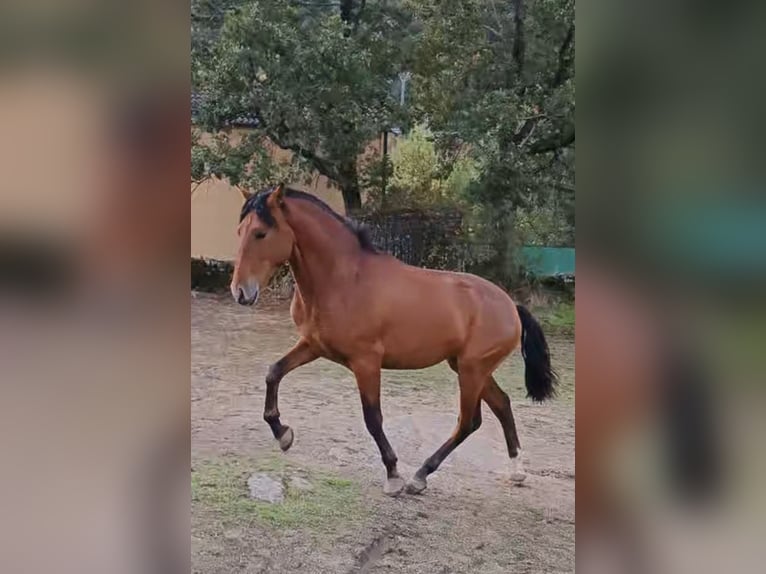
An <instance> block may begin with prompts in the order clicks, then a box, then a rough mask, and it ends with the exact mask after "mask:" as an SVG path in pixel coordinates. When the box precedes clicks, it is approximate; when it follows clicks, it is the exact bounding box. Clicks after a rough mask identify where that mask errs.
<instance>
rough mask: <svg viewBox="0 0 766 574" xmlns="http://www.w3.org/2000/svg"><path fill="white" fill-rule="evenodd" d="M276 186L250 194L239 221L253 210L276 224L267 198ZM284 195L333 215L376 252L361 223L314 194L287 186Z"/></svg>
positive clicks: (364, 245) (363, 245) (261, 218)
mask: <svg viewBox="0 0 766 574" xmlns="http://www.w3.org/2000/svg"><path fill="white" fill-rule="evenodd" d="M275 189H276V188H269V189H265V190H263V191H260V192H258V193H256V194H255V195H252V196H250V198H248V200H247V201H246V202H245V204H244V205H243V206H242V212H241V213H240V214H239V221H240V222H241V221H242V220H243V219H244V218H245V216H246V215H247V214H248V213H250V212H251V211H254V212H255V213H256V215H257V216H258V219H260V220H261V221H263V222H264V223H265V224H266V225H268V226H269V227H274V226H275V225H276V221H275V220H274V216H273V215H272V213H271V210H270V209H269V206H268V203H267V200H268V198H269V196H270V195H271V194H272V193H273V192H274V190H275ZM285 197H290V198H293V199H300V200H304V201H309V202H311V203H313V204H314V205H316V206H317V207H319V208H320V209H322V210H323V211H325V212H326V213H328V214H329V215H331V216H332V217H334V218H335V219H336V220H338V221H339V222H341V223H342V224H343V225H344V226H345V227H346V229H348V230H349V231H350V232H351V233H353V234H354V236H355V237H356V238H357V240H358V241H359V246H360V247H361V248H362V249H363V250H365V251H369V252H370V253H377V252H378V249H377V248H376V247H375V245H374V244H373V242H372V239H371V238H370V233H369V230H368V229H367V228H366V227H365V226H364V225H362V224H361V223H357V222H356V221H352V220H351V219H349V218H347V217H343V216H342V215H339V214H338V213H337V212H336V211H335V210H334V209H333V208H332V207H330V206H329V205H327V204H326V203H325V202H324V201H322V200H321V199H319V198H318V197H317V196H316V195H311V194H310V193H306V192H304V191H299V190H297V189H291V188H287V189H285Z"/></svg>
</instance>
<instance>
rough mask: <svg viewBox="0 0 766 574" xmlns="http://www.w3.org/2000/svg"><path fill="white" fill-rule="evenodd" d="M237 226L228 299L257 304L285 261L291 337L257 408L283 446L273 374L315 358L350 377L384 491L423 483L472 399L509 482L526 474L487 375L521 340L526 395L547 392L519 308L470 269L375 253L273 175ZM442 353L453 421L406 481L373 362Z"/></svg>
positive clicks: (537, 343) (549, 378)
mask: <svg viewBox="0 0 766 574" xmlns="http://www.w3.org/2000/svg"><path fill="white" fill-rule="evenodd" d="M237 233H238V235H239V248H238V252H237V259H236V264H235V267H234V273H233V276H232V281H231V294H232V296H233V297H234V299H235V300H236V301H237V302H238V303H240V304H242V305H253V304H255V303H256V301H257V300H258V295H259V293H260V292H261V290H262V289H264V288H265V287H266V286H267V285H268V283H269V280H270V279H271V277H272V276H273V275H274V272H275V271H276V270H277V269H278V268H279V267H280V266H281V265H282V264H284V263H285V262H287V263H288V264H289V267H290V270H291V272H292V275H293V277H294V279H295V293H294V296H293V300H292V304H291V306H290V313H291V315H292V318H293V321H294V322H295V325H296V327H297V329H298V333H299V335H300V337H299V339H298V342H297V343H296V344H295V346H294V347H293V348H292V349H290V351H288V352H287V354H285V356H284V357H282V358H281V359H280V360H279V361H277V362H276V363H274V364H273V365H272V366H271V367H270V369H269V371H268V374H267V376H266V404H265V409H264V415H263V418H264V420H265V421H266V422H267V423H268V425H269V427H271V431H272V433H273V435H274V438H275V439H277V440H278V441H279V446H280V448H281V449H282V451H287V450H288V449H289V448H290V446H291V445H292V443H293V438H294V433H293V430H292V429H291V428H290V427H289V426H287V425H284V424H282V422H281V420H280V413H279V408H278V406H277V395H278V391H279V383H280V381H281V380H282V379H283V377H284V376H285V375H287V373H289V372H290V371H292V370H294V369H296V368H298V367H300V366H301V365H305V364H307V363H310V362H312V361H314V360H316V359H318V358H324V359H329V360H330V361H333V362H335V363H339V364H341V365H343V366H345V367H346V368H348V369H350V370H351V371H352V372H353V374H354V377H355V378H356V382H357V386H358V388H359V394H360V396H361V401H362V412H363V415H364V422H365V425H366V426H367V429H368V431H369V432H370V434H371V435H372V437H373V439H374V440H375V442H376V444H377V446H378V448H379V450H380V454H381V458H382V461H383V464H384V465H385V468H386V477H387V478H386V482H385V486H384V489H383V490H384V492H385V494H387V495H390V496H397V495H399V494H400V493H401V492H402V490H404V489H405V487H406V491H407V492H408V493H411V494H417V493H420V492H422V491H423V490H424V489H425V488H426V478H427V477H428V475H429V474H431V473H432V472H434V471H435V470H436V469H437V468H438V467H439V465H440V464H441V463H442V461H444V459H445V458H446V457H447V456H448V455H449V454H450V453H451V452H452V451H453V450H454V449H455V448H456V447H457V446H458V445H459V444H460V443H462V442H463V441H464V440H465V439H466V438H467V437H468V436H469V435H470V434H471V433H472V432H474V431H475V430H476V429H478V428H479V426H480V425H481V401H482V400H483V401H484V402H486V403H487V405H489V407H490V409H491V410H492V412H493V413H494V414H495V416H496V417H497V418H498V419H499V420H500V423H501V425H502V427H503V433H504V435H505V442H506V445H507V448H508V456H509V457H510V459H511V479H512V480H514V481H517V482H521V481H523V480H524V479H525V478H526V475H525V474H524V470H523V468H522V465H521V456H520V452H521V451H520V444H519V438H518V436H517V434H516V426H515V423H514V420H513V414H512V412H511V402H510V399H509V398H508V395H507V394H506V393H505V392H504V391H503V390H502V389H501V388H500V386H499V385H498V384H497V382H496V381H495V379H494V378H493V377H492V373H493V372H494V371H495V369H497V367H498V366H499V365H500V363H501V362H502V361H503V360H504V359H505V358H506V357H507V356H508V355H509V354H510V353H511V352H512V351H513V350H514V349H515V348H516V347H518V346H521V352H522V356H523V357H524V363H525V382H526V388H527V392H528V396H529V397H531V398H532V399H533V400H534V401H543V400H545V399H548V398H550V397H552V396H553V395H554V393H555V385H556V383H557V378H556V375H555V373H554V371H553V370H552V369H551V363H550V355H549V352H548V345H547V342H546V340H545V337H544V336H543V331H542V329H541V327H540V324H539V323H538V322H537V321H536V320H535V319H534V318H533V317H532V315H531V314H530V312H529V311H528V310H527V309H526V308H524V307H523V306H521V305H516V304H514V302H513V301H512V300H511V298H510V297H509V296H508V294H506V293H505V292H504V291H503V290H502V289H500V288H499V287H497V286H496V285H494V284H493V283H490V282H489V281H487V280H485V279H482V278H480V277H477V276H475V275H470V274H466V273H454V272H448V271H436V270H431V269H422V268H419V267H413V266H411V265H406V264H405V263H403V262H401V261H399V260H398V259H396V258H394V257H393V256H391V255H388V254H384V253H381V252H379V251H378V250H377V249H376V248H375V247H374V245H373V244H372V241H371V240H370V238H369V236H368V234H367V232H366V230H365V229H364V228H363V227H361V226H359V225H357V224H355V223H354V222H352V221H350V220H348V219H346V218H344V217H342V216H340V215H339V214H337V213H336V212H335V211H333V210H332V208H330V207H329V206H328V205H327V204H325V203H324V202H322V201H321V200H320V199H318V198H317V197H315V196H313V195H309V194H307V193H304V192H301V191H297V190H294V189H286V188H285V186H284V185H283V184H280V185H278V186H276V187H274V188H271V189H267V190H264V191H261V192H259V193H257V194H254V195H250V196H249V197H248V198H247V200H246V201H245V204H244V206H243V207H242V212H241V214H240V222H239V226H238V228H237ZM442 361H447V362H448V364H449V366H450V368H451V369H452V370H453V371H455V372H456V373H457V375H458V382H459V387H460V415H459V418H458V423H457V426H456V428H455V430H454V432H453V433H452V435H451V436H450V437H449V439H447V441H446V442H445V443H444V444H442V445H441V446H440V447H439V448H438V450H436V452H434V454H433V455H431V456H430V457H428V458H427V459H426V461H425V462H424V463H423V465H422V466H421V467H420V469H419V470H418V471H417V472H416V473H415V475H414V476H413V477H412V479H411V480H410V481H409V482H408V483H407V484H406V485H405V482H404V480H403V479H402V478H401V476H400V475H399V472H398V471H397V467H396V464H397V458H396V454H395V453H394V450H393V448H391V445H390V444H389V442H388V439H387V438H386V435H385V433H384V432H383V416H382V414H381V409H380V377H381V369H422V368H426V367H430V366H432V365H435V364H437V363H440V362H442Z"/></svg>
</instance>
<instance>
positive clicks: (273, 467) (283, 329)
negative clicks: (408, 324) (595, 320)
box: [191, 294, 575, 574]
mask: <svg viewBox="0 0 766 574" xmlns="http://www.w3.org/2000/svg"><path fill="white" fill-rule="evenodd" d="M191 311H192V334H191V336H192V461H193V471H192V477H193V479H192V483H193V502H192V566H193V571H194V572H199V573H205V574H208V573H231V572H247V573H250V572H253V573H255V572H279V573H283V572H305V573H313V572H316V573H320V572H321V573H335V572H339V573H352V572H392V573H393V572H397V573H424V574H425V573H429V574H430V573H434V574H446V573H476V574H479V573H481V574H483V573H486V574H490V573H498V574H499V573H507V572H514V573H523V572H530V573H532V572H535V573H536V572H541V573H554V572H573V571H574V547H575V522H574V514H575V503H574V478H575V476H574V468H575V453H574V341H573V340H572V339H571V338H558V337H551V338H549V343H550V345H551V352H552V356H553V362H554V367H555V368H556V369H557V370H558V372H559V374H560V376H561V380H562V384H561V387H560V392H559V396H558V397H557V398H556V399H555V400H554V401H552V402H549V403H546V404H544V405H533V404H532V403H531V401H529V400H528V399H525V398H524V396H525V393H524V391H523V388H522V385H523V362H522V359H521V355H520V354H519V353H518V352H515V353H514V354H513V355H511V357H510V358H509V359H508V360H507V361H506V363H505V364H504V365H503V366H502V367H501V368H500V369H499V370H498V371H497V373H496V378H497V380H498V382H499V383H500V385H501V386H502V387H503V388H504V389H505V390H506V391H507V392H508V393H509V394H510V396H511V400H512V403H513V410H514V415H515V417H516V424H517V426H518V429H519V436H520V440H521V443H522V448H523V449H524V461H525V463H526V468H527V470H528V472H529V476H528V478H527V480H526V482H525V483H524V485H523V486H515V485H512V484H511V483H510V482H509V481H508V479H507V476H508V469H509V463H508V457H507V454H506V449H505V443H504V441H503V437H502V432H501V428H500V424H499V422H498V421H497V419H495V418H494V416H493V415H492V413H491V411H490V410H489V409H488V408H487V407H486V405H485V406H484V410H483V415H484V417H483V418H484V424H483V425H482V427H481V428H480V429H479V430H478V431H477V432H476V433H474V434H473V435H472V436H471V437H470V438H469V439H468V440H467V441H466V442H465V443H463V445H461V446H460V447H459V448H458V449H457V450H456V451H454V452H453V453H452V455H451V456H450V457H449V458H448V459H447V460H446V461H445V463H444V464H443V465H442V466H441V468H440V469H439V470H438V471H437V472H436V473H435V474H433V475H432V476H431V477H430V478H429V482H428V489H427V490H426V491H425V493H424V494H423V495H420V496H409V495H402V496H401V497H399V498H396V499H392V498H388V497H386V496H384V495H383V492H382V484H383V477H384V469H383V465H382V464H381V462H380V457H379V454H378V450H377V447H376V446H375V444H374V442H373V440H372V438H371V437H370V436H369V435H368V433H367V431H366V429H365V426H364V421H363V419H362V413H361V407H360V402H359V397H358V394H357V390H356V385H355V382H354V379H353V377H352V376H351V374H350V373H349V372H347V371H346V370H345V369H343V368H342V367H339V366H336V365H333V364H332V363H329V362H326V361H316V362H315V363H313V364H310V365H306V366H304V367H302V368H300V369H298V370H296V371H294V372H293V373H291V374H290V375H288V376H287V377H286V378H285V380H284V381H283V382H282V385H281V387H280V405H279V406H280V411H281V413H282V421H283V422H284V423H285V424H289V425H290V426H291V427H292V428H293V429H294V431H295V442H294V444H293V446H292V448H291V449H290V451H288V452H287V453H285V454H282V453H281V452H280V451H279V448H278V446H277V443H276V442H275V441H274V440H273V439H272V437H271V433H270V431H269V428H268V426H267V425H266V424H265V423H264V422H263V420H262V418H261V417H262V411H263V399H264V393H265V383H264V377H265V375H266V371H267V369H268V367H269V365H270V364H271V363H273V362H274V361H276V360H277V359H279V358H280V357H281V355H282V354H283V353H284V352H285V351H286V350H287V349H289V348H290V346H291V345H292V343H293V342H294V341H295V339H296V336H295V331H294V327H293V325H292V322H291V320H290V317H289V312H288V310H287V308H285V307H273V308H263V309H260V308H259V309H251V308H244V307H239V306H237V305H235V304H233V303H232V302H230V299H229V298H228V297H224V298H221V297H217V296H210V295H202V294H200V295H197V296H195V298H194V299H193V301H192V310H191ZM383 416H384V428H385V431H386V433H387V435H388V438H389V440H390V442H391V444H392V445H393V447H394V450H395V451H396V453H397V455H398V457H399V461H400V462H399V465H400V471H402V474H403V475H404V476H405V478H408V477H409V476H410V475H411V474H412V473H413V472H414V471H415V469H417V467H418V466H419V465H420V464H421V463H422V462H423V460H424V459H425V458H426V457H427V456H429V455H430V454H431V453H432V452H433V451H434V450H435V449H436V448H437V447H438V446H439V445H440V444H441V443H442V442H443V441H444V440H445V439H446V438H447V437H448V436H449V434H450V433H451V431H452V429H453V427H454V425H455V422H456V420H457V382H456V379H455V375H454V374H453V373H452V371H450V370H449V369H448V368H447V366H446V365H439V366H436V367H433V368H430V369H426V370H422V371H386V372H384V374H383ZM264 468H266V469H268V470H269V471H270V472H272V473H273V474H275V475H277V476H282V477H283V478H284V477H285V475H286V474H288V475H294V474H296V473H297V474H298V475H300V476H303V477H308V479H309V480H310V481H311V480H314V481H318V482H317V483H319V482H321V481H324V482H321V483H322V484H323V485H324V486H323V489H320V490H318V491H317V492H316V493H315V494H313V495H306V497H303V495H300V497H298V498H293V499H291V500H292V502H291V503H290V505H288V506H285V507H284V508H283V509H280V508H264V506H263V505H264V504H265V503H263V504H257V505H252V504H251V505H248V504H247V503H249V502H250V501H248V500H247V485H246V481H247V476H248V474H249V473H250V472H252V471H255V470H263V469H264ZM211 469H212V470H211ZM195 473H196V475H195ZM327 477H331V478H327ZM195 481H196V482H195ZM195 484H196V489H197V490H196V491H195V486H194V485H195ZM336 487H337V489H339V490H338V491H337V492H335V491H333V490H327V489H332V488H336ZM312 496H313V498H312ZM301 497H302V498H301Z"/></svg>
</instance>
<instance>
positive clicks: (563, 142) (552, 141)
mask: <svg viewBox="0 0 766 574" xmlns="http://www.w3.org/2000/svg"><path fill="white" fill-rule="evenodd" d="M574 141H575V127H574V124H571V125H568V126H565V127H564V129H562V130H561V131H559V133H557V134H556V135H554V136H552V137H549V138H546V139H543V140H538V141H536V142H535V143H533V144H532V145H531V146H529V153H532V154H540V153H546V152H549V151H556V150H558V149H561V148H564V147H567V146H570V145H572V144H573V143H574Z"/></svg>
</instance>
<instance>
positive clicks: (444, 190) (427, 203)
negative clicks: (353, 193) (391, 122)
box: [365, 125, 479, 209]
mask: <svg viewBox="0 0 766 574" xmlns="http://www.w3.org/2000/svg"><path fill="white" fill-rule="evenodd" d="M386 161H387V162H390V163H389V164H384V163H383V162H373V163H371V164H370V165H369V166H368V170H367V173H368V176H367V179H366V180H365V183H366V186H365V189H366V191H367V192H368V194H369V196H370V201H371V204H372V205H374V206H375V207H377V208H381V209H385V208H388V207H393V206H396V207H397V208H427V207H437V206H441V205H445V204H446V205H450V204H451V205H454V204H457V203H458V202H459V201H460V199H461V198H462V197H463V195H464V193H465V191H466V190H467V188H468V186H469V185H470V184H471V183H472V182H473V181H474V180H476V179H477V178H478V175H479V170H478V168H477V165H476V162H475V161H474V160H473V159H472V158H470V157H458V158H454V159H451V161H450V158H448V157H446V156H445V155H444V154H442V153H440V152H439V151H438V150H437V146H436V142H435V141H434V137H433V134H432V133H431V132H430V130H428V129H427V128H426V127H425V126H422V125H416V126H414V127H413V129H412V130H411V131H410V132H409V134H407V135H406V136H405V137H403V138H401V139H399V140H398V142H397V143H396V146H395V148H394V150H393V152H392V153H391V154H390V156H389V157H388V158H386ZM386 168H387V169H388V171H387V178H386V187H385V197H384V193H383V177H382V172H383V170H384V169H386Z"/></svg>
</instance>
